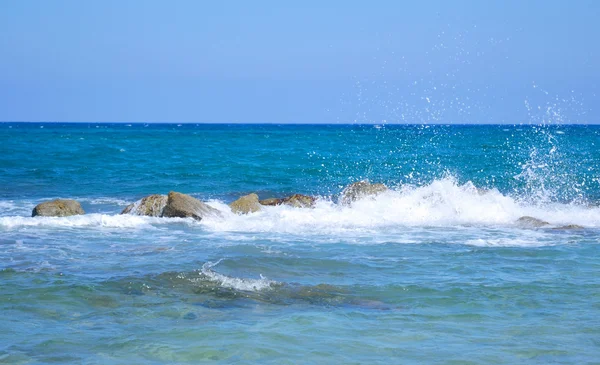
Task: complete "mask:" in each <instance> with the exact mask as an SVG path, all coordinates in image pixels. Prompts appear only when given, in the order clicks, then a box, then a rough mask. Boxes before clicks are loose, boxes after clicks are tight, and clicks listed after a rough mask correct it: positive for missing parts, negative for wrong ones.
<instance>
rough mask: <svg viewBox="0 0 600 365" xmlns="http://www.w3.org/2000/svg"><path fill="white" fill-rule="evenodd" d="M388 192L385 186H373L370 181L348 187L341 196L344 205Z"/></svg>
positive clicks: (358, 182)
mask: <svg viewBox="0 0 600 365" xmlns="http://www.w3.org/2000/svg"><path fill="white" fill-rule="evenodd" d="M387 190H388V187H387V186H385V184H371V183H369V182H368V181H357V182H355V183H352V184H350V185H348V186H347V187H346V188H345V189H344V190H343V191H342V195H341V199H340V201H341V202H342V204H344V205H350V204H352V202H354V201H357V200H360V199H363V198H365V197H367V196H375V195H378V194H381V193H383V192H385V191H387Z"/></svg>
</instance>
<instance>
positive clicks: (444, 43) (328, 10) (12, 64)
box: [0, 0, 600, 124]
mask: <svg viewBox="0 0 600 365" xmlns="http://www.w3.org/2000/svg"><path fill="white" fill-rule="evenodd" d="M599 18H600V2H597V1H593V0H585V1H584V0H580V1H558V0H547V1H538V0H531V1H512V0H508V1H475V0H473V1H443V0H434V1H422V2H408V1H373V2H366V1H327V2H325V1H304V2H285V1H256V2H246V1H222V2H208V1H193V0H178V1H171V2H167V1H152V0H145V1H142V0H139V1H138V0H129V1H120V0H105V1H78V0H56V1H33V0H19V1H16V0H14V1H11V0H0V55H1V57H0V120H2V121H83V122H179V123H184V122H216V123H240V122H242V123H243V122H248V123H260V122H266V123H352V122H359V123H383V122H387V123H511V124H512V123H540V122H548V123H557V122H561V123H600V96H599V92H600V90H599V89H598V83H599V81H600V73H599V72H598V66H599V65H600V47H598V45H597V44H598V39H599V38H600V23H599V22H598V19H599Z"/></svg>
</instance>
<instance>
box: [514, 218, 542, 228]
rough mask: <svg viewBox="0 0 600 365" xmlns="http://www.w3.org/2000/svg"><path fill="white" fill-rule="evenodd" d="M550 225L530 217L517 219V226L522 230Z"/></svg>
mask: <svg viewBox="0 0 600 365" xmlns="http://www.w3.org/2000/svg"><path fill="white" fill-rule="evenodd" d="M549 224H550V223H548V222H546V221H543V220H541V219H537V218H534V217H530V216H527V215H526V216H523V217H521V218H519V219H517V225H518V226H520V227H523V228H539V227H543V226H547V225H549Z"/></svg>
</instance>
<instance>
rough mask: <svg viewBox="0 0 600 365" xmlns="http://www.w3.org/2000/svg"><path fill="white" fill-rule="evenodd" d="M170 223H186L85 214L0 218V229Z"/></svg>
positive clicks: (116, 226)
mask: <svg viewBox="0 0 600 365" xmlns="http://www.w3.org/2000/svg"><path fill="white" fill-rule="evenodd" d="M171 222H186V223H187V222H188V221H187V220H185V219H181V218H171V219H169V220H166V219H161V218H154V217H141V216H136V215H126V214H124V215H110V214H96V213H93V214H85V215H74V216H70V217H33V218H32V217H23V216H8V217H0V228H5V229H15V228H20V227H50V228H53V227H63V228H77V227H87V228H94V227H98V228H145V229H149V228H152V227H153V226H154V225H159V224H169V223H171Z"/></svg>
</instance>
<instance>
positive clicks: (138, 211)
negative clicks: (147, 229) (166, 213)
mask: <svg viewBox="0 0 600 365" xmlns="http://www.w3.org/2000/svg"><path fill="white" fill-rule="evenodd" d="M166 205H167V196H166V195H159V194H153V195H149V196H147V197H145V198H142V199H140V200H138V201H136V202H135V203H132V204H129V205H128V206H127V207H125V209H123V211H122V212H121V214H133V215H146V216H150V217H160V216H162V212H163V209H164V208H165V206H166Z"/></svg>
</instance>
